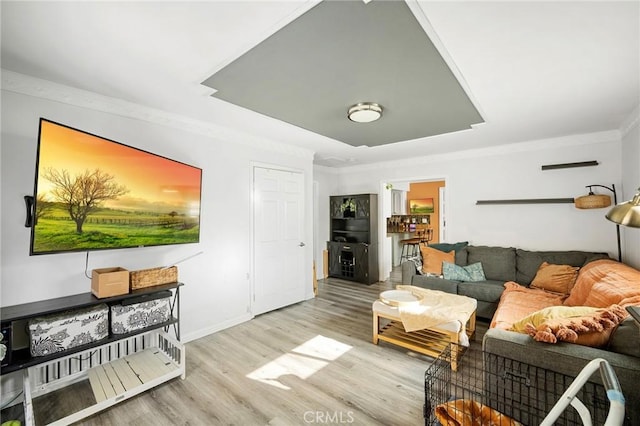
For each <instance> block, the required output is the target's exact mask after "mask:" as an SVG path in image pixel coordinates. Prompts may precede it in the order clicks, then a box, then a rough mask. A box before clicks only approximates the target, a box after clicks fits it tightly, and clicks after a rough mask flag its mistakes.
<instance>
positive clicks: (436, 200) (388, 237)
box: [378, 177, 447, 280]
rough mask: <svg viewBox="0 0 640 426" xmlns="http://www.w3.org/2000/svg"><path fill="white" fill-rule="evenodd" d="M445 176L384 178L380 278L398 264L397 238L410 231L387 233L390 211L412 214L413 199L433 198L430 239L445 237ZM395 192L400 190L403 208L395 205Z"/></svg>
mask: <svg viewBox="0 0 640 426" xmlns="http://www.w3.org/2000/svg"><path fill="white" fill-rule="evenodd" d="M445 188H446V178H445V177H416V178H407V179H403V180H385V181H382V182H381V183H380V194H381V197H380V203H379V204H380V206H379V209H380V215H381V217H382V220H380V224H379V230H378V232H379V234H378V235H380V238H379V241H378V244H379V247H380V252H379V262H378V263H379V265H380V279H381V280H384V279H388V278H389V277H390V275H391V271H392V270H393V268H394V266H396V267H397V266H398V265H399V259H400V255H399V252H400V246H399V241H400V240H402V239H404V238H409V237H410V236H411V235H410V234H406V235H403V234H395V233H394V234H387V228H386V218H388V217H390V216H391V215H393V214H411V208H410V204H411V201H412V200H425V199H427V200H431V201H432V202H433V213H429V215H430V224H429V226H430V228H432V229H433V231H434V232H433V240H432V241H431V243H436V242H443V241H445V236H446V235H447V232H446V227H447V220H446V217H445V214H446V211H447V210H446V198H445V196H444V195H445V191H446V189H445ZM398 192H402V198H403V199H404V200H405V205H404V206H403V207H404V209H400V210H399V209H398V206H397V200H398V198H399V195H398ZM394 201H395V203H394Z"/></svg>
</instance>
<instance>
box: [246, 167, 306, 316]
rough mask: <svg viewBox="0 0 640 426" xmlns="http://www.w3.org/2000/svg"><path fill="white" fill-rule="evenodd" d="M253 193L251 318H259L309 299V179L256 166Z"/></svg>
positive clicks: (295, 173)
mask: <svg viewBox="0 0 640 426" xmlns="http://www.w3.org/2000/svg"><path fill="white" fill-rule="evenodd" d="M253 189H254V202H253V206H254V209H253V223H254V232H253V235H254V244H253V246H254V273H253V283H254V285H253V303H252V313H253V314H254V315H258V314H261V313H264V312H268V311H271V310H274V309H278V308H281V307H283V306H287V305H290V304H292V303H297V302H300V301H302V300H304V297H305V279H304V277H305V268H304V259H305V256H304V254H305V250H306V244H305V241H304V238H303V229H304V176H303V175H302V173H298V172H294V171H286V170H277V169H270V168H264V167H254V169H253Z"/></svg>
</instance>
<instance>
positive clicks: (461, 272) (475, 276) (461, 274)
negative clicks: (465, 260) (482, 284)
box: [442, 262, 486, 282]
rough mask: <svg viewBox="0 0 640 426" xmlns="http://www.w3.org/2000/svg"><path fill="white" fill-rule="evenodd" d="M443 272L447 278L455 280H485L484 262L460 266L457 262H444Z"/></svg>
mask: <svg viewBox="0 0 640 426" xmlns="http://www.w3.org/2000/svg"><path fill="white" fill-rule="evenodd" d="M442 274H443V275H444V279H445V280H453V281H470V282H471V281H485V280H486V278H485V276H484V270H483V269H482V263H480V262H477V263H473V264H471V265H467V266H458V265H456V264H455V263H449V262H442Z"/></svg>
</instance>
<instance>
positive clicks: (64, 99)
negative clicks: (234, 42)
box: [0, 69, 314, 160]
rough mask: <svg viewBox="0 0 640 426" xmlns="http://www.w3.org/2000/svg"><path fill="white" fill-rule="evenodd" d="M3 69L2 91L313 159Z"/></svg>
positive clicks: (241, 135)
mask: <svg viewBox="0 0 640 426" xmlns="http://www.w3.org/2000/svg"><path fill="white" fill-rule="evenodd" d="M0 71H1V73H2V90H3V91H9V92H15V93H19V94H22V95H26V96H33V97H36V98H41V99H47V100H50V101H55V102H60V103H64V104H68V105H72V106H76V107H80V108H87V109H91V110H94V111H100V112H104V113H107V114H112V115H118V116H122V117H127V118H132V119H135V120H139V121H145V122H148V123H153V124H157V125H160V126H165V127H171V128H174V129H179V130H183V131H186V132H190V133H195V134H199V135H203V136H206V137H210V138H213V139H217V140H220V141H229V140H233V142H234V143H237V144H242V145H246V146H249V147H251V148H260V149H266V150H269V151H275V152H278V153H282V154H287V155H292V156H295V157H302V158H305V159H310V160H313V155H314V152H313V151H311V150H309V149H305V148H299V147H295V146H291V145H287V144H283V143H279V142H275V141H273V140H271V139H266V138H261V137H258V136H255V135H251V134H249V133H244V132H241V131H238V130H236V129H231V128H228V127H224V126H220V125H217V124H213V123H207V122H204V121H202V120H196V119H193V118H189V117H186V116H183V115H180V114H175V113H171V112H167V111H163V110H159V109H155V108H151V107H148V106H144V105H140V104H137V103H133V102H129V101H125V100H122V99H117V98H112V97H109V96H104V95H100V94H98V93H94V92H91V91H88V90H82V89H77V88H74V87H70V86H66V85H63V84H59V83H54V82H52V81H49V80H43V79H39V78H36V77H31V76H28V75H25V74H20V73H16V72H13V71H9V70H6V69H1V70H0Z"/></svg>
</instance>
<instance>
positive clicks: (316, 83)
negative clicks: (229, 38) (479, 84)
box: [203, 0, 483, 146]
mask: <svg viewBox="0 0 640 426" xmlns="http://www.w3.org/2000/svg"><path fill="white" fill-rule="evenodd" d="M203 84H205V85H206V86H209V87H211V88H214V89H216V92H215V93H214V94H213V95H212V96H214V97H216V98H219V99H222V100H224V101H227V102H230V103H232V104H235V105H238V106H241V107H244V108H247V109H250V110H253V111H256V112H258V113H261V114H264V115H267V116H270V117H273V118H276V119H279V120H282V121H285V122H287V123H290V124H293V125H296V126H299V127H301V128H304V129H307V130H310V131H313V132H315V133H318V134H321V135H324V136H327V137H329V138H333V139H336V140H339V141H342V142H345V143H347V144H350V145H354V146H360V145H367V146H377V145H384V144H390V143H395V142H400V141H406V140H412V139H418V138H423V137H427V136H433V135H439V134H443V133H450V132H455V131H459V130H464V129H469V128H470V126H471V125H472V124H476V123H481V122H482V121H483V120H482V117H481V116H480V114H479V112H478V111H477V109H476V108H475V107H474V105H473V104H472V103H471V101H470V100H469V97H468V96H467V94H466V93H465V92H464V90H463V89H462V87H461V86H460V84H459V83H458V81H457V79H456V78H455V76H454V74H453V73H452V72H451V70H450V69H449V67H448V66H447V64H446V62H445V61H444V60H443V59H442V57H441V55H440V54H439V53H438V51H437V49H436V48H435V47H434V45H433V43H432V42H431V40H430V39H429V38H428V36H427V34H426V33H425V31H424V30H423V28H422V27H421V26H420V24H419V23H418V21H417V20H416V18H415V16H414V15H413V13H412V12H411V10H410V9H409V7H408V6H407V5H406V3H404V2H402V1H379V0H378V1H372V2H370V3H368V4H365V3H363V2H362V1H360V0H356V1H323V2H321V3H319V4H318V5H316V6H315V7H313V8H312V9H310V10H309V11H308V12H306V13H305V14H303V15H302V16H300V17H299V18H297V19H296V20H294V21H293V22H291V23H290V24H288V25H286V26H285V27H284V28H282V29H281V30H279V31H278V32H276V33H275V34H273V35H272V36H270V37H269V38H267V39H266V40H264V41H263V42H262V43H260V44H258V45H257V46H256V47H254V48H253V49H251V50H249V51H248V52H247V53H246V54H244V55H242V56H241V57H239V58H238V59H236V60H235V61H233V62H231V63H230V64H229V65H227V66H226V67H224V68H223V69H221V70H220V71H218V72H216V73H215V74H214V75H212V76H211V77H209V78H208V79H207V80H206V81H204V82H203ZM358 102H375V103H378V104H380V105H382V106H383V108H384V111H383V115H382V118H381V119H380V120H378V121H375V122H372V123H366V124H362V123H354V122H352V121H350V120H349V119H348V118H347V110H348V109H349V107H350V106H352V105H354V104H356V103H358Z"/></svg>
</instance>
